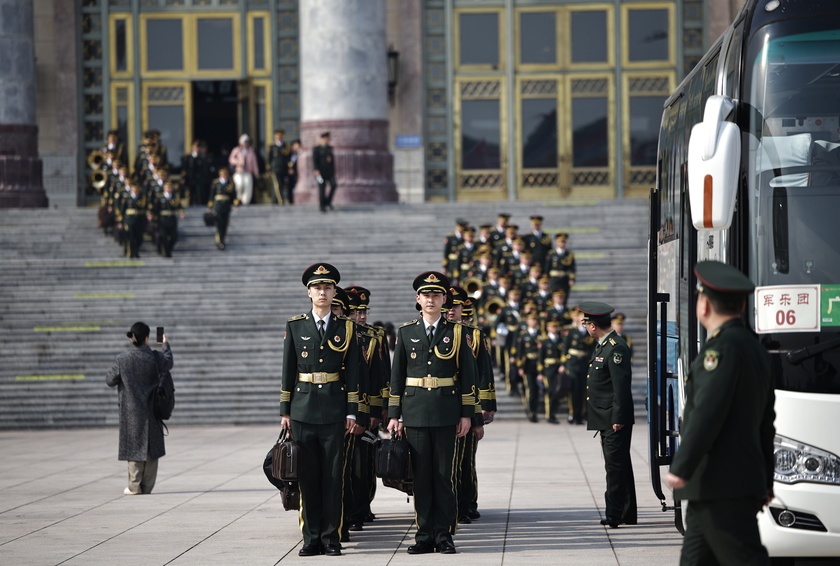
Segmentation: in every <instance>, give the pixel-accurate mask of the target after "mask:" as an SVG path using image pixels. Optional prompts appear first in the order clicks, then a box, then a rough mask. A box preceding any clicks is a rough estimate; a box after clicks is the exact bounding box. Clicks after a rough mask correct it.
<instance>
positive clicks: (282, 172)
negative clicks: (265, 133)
mask: <svg viewBox="0 0 840 566" xmlns="http://www.w3.org/2000/svg"><path fill="white" fill-rule="evenodd" d="M291 154H292V146H291V145H290V144H288V143H286V142H285V141H284V142H283V145H277V144H276V143H273V144H271V145H270V146H268V169H269V171H271V172H272V173H274V175H276V176H277V179H278V180H280V179H282V178H283V177H286V176H288V175H289V156H290V155H291Z"/></svg>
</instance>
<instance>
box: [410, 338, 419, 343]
mask: <svg viewBox="0 0 840 566" xmlns="http://www.w3.org/2000/svg"><path fill="white" fill-rule="evenodd" d="M411 341H412V342H414V343H417V342H419V341H420V339H419V338H411Z"/></svg>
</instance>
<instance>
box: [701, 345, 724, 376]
mask: <svg viewBox="0 0 840 566" xmlns="http://www.w3.org/2000/svg"><path fill="white" fill-rule="evenodd" d="M719 361H720V354H718V353H717V352H716V351H715V350H706V356H705V357H704V358H703V369H705V370H706V371H715V369H717V367H718V362H719Z"/></svg>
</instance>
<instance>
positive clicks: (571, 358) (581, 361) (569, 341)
mask: <svg viewBox="0 0 840 566" xmlns="http://www.w3.org/2000/svg"><path fill="white" fill-rule="evenodd" d="M597 343H598V341H597V340H595V338H593V337H592V336H590V335H589V333H588V332H587V331H586V330H581V329H580V328H579V327H575V328H570V329H569V330H568V332H567V333H566V336H565V337H564V338H563V359H562V362H563V366H564V367H565V368H566V373H567V374H568V375H569V377H572V378H574V377H580V378H583V377H584V376H585V375H586V372H587V367H588V365H589V360H590V359H591V358H592V352H593V351H594V350H595V345H596V344H597ZM627 361H628V362H629V361H630V360H629V359H628V360H627ZM610 424H611V425H612V424H617V423H610Z"/></svg>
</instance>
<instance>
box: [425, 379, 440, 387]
mask: <svg viewBox="0 0 840 566" xmlns="http://www.w3.org/2000/svg"><path fill="white" fill-rule="evenodd" d="M423 387H437V378H436V377H424V378H423Z"/></svg>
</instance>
